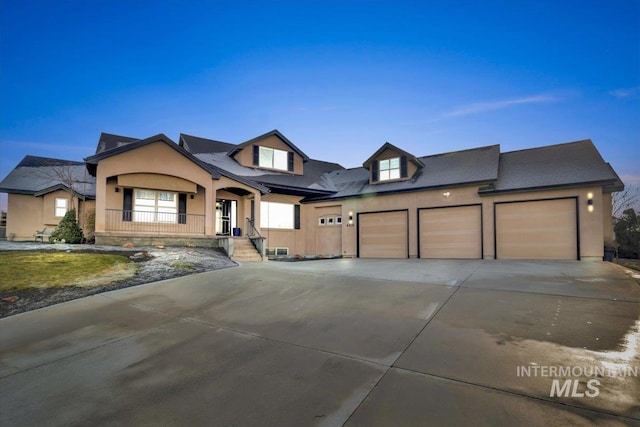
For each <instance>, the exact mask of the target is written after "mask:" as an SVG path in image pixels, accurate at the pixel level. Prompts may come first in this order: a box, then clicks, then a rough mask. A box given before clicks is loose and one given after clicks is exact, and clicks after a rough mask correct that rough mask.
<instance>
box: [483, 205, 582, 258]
mask: <svg viewBox="0 0 640 427" xmlns="http://www.w3.org/2000/svg"><path fill="white" fill-rule="evenodd" d="M494 206H495V216H494V218H495V233H496V236H495V242H496V258H501V259H579V255H578V254H579V249H578V246H579V241H578V215H577V199H576V198H575V197H571V198H563V199H551V200H533V201H522V202H502V203H496V204H495V205H494Z"/></svg>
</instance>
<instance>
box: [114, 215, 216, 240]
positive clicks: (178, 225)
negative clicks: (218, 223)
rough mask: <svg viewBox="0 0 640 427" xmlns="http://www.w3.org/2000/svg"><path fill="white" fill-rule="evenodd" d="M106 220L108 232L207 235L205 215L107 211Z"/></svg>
mask: <svg viewBox="0 0 640 427" xmlns="http://www.w3.org/2000/svg"><path fill="white" fill-rule="evenodd" d="M105 220H106V221H105V229H106V231H127V232H136V233H165V234H198V235H204V234H205V216H204V215H194V214H178V213H167V212H144V211H136V210H122V209H107V210H106V218H105Z"/></svg>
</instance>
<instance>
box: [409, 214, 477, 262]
mask: <svg viewBox="0 0 640 427" xmlns="http://www.w3.org/2000/svg"><path fill="white" fill-rule="evenodd" d="M481 218H482V217H481V207H480V206H458V207H451V208H438V209H422V210H420V257H421V258H475V259H478V258H482V231H481V230H482V219H481Z"/></svg>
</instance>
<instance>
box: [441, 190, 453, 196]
mask: <svg viewBox="0 0 640 427" xmlns="http://www.w3.org/2000/svg"><path fill="white" fill-rule="evenodd" d="M442 195H443V196H444V197H449V196H450V195H451V192H450V191H445V192H444V193H442Z"/></svg>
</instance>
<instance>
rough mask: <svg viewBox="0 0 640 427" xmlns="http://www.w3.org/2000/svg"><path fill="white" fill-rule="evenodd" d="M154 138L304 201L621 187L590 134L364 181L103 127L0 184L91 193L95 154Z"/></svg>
mask: <svg viewBox="0 0 640 427" xmlns="http://www.w3.org/2000/svg"><path fill="white" fill-rule="evenodd" d="M269 134H277V135H280V134H279V132H277V131H272V132H270V133H268V134H266V135H269ZM261 137H264V135H263V136H261ZM261 137H258V138H261ZM255 139H256V138H254V140H255ZM157 141H162V142H164V143H166V144H168V145H169V146H170V147H171V148H173V149H175V150H176V151H178V152H179V153H180V154H182V155H184V156H186V157H187V158H189V159H190V160H192V161H193V162H194V163H196V164H198V165H199V166H200V167H202V168H203V169H205V170H207V171H209V172H210V173H211V175H212V177H213V178H215V179H217V178H220V176H226V177H228V178H230V179H233V180H235V181H238V182H240V183H243V184H246V185H248V186H251V187H253V188H255V189H258V190H259V191H261V192H262V193H268V192H269V191H270V190H269V189H272V190H274V191H276V192H283V193H287V194H299V195H305V196H307V199H305V200H327V199H339V198H348V197H359V196H363V195H368V194H369V195H373V194H384V193H392V192H406V191H417V190H425V189H435V188H444V187H453V186H461V185H473V184H479V185H485V186H483V187H482V189H481V190H480V193H481V194H492V193H501V192H512V191H516V192H517V191H526V190H536V189H544V188H556V187H567V186H575V185H585V184H590V183H593V184H597V185H603V186H604V187H605V188H606V189H607V190H609V191H620V190H622V189H623V188H624V185H623V184H622V182H621V181H620V178H619V177H618V175H617V174H616V173H615V171H614V170H613V168H612V167H611V165H609V164H608V163H606V162H605V161H604V160H603V159H602V157H601V156H600V153H599V152H598V150H597V149H596V147H595V146H594V144H593V142H591V140H584V141H576V142H570V143H566V144H557V145H551V146H546V147H539V148H532V149H527V150H520V151H512V152H507V153H502V154H500V146H499V145H491V146H487V147H480V148H474V149H470V150H463V151H456V152H451V153H444V154H438V155H432V156H425V157H419V158H416V159H417V160H419V162H421V163H422V164H423V165H424V167H423V168H422V169H420V170H418V172H417V173H416V174H415V176H414V177H413V178H412V179H410V180H407V181H398V182H387V183H378V184H374V185H370V184H369V172H368V170H367V169H365V168H364V167H360V168H354V169H344V168H343V167H342V166H340V165H339V164H337V163H330V162H324V161H320V160H313V159H308V158H307V161H306V162H305V165H304V175H293V174H290V173H286V172H278V171H265V170H262V169H257V168H252V167H245V166H241V165H240V164H239V163H238V162H237V161H236V160H235V159H233V158H232V157H229V153H231V152H233V151H234V150H236V151H237V149H238V147H239V146H236V145H233V144H228V143H225V142H221V141H215V140H210V139H205V138H199V137H194V136H190V135H184V134H181V135H180V142H181V145H177V144H175V143H174V142H173V141H171V139H169V138H168V137H166V136H165V135H162V134H159V135H155V136H153V137H150V138H146V139H144V140H138V139H135V138H129V137H121V136H117V135H111V134H105V133H103V134H102V135H101V136H100V141H99V143H98V149H97V150H96V154H94V155H93V156H90V157H87V158H86V159H85V163H83V162H76V161H69V160H62V159H53V158H47V157H37V156H26V157H25V158H24V159H23V160H22V161H21V162H20V163H19V164H18V165H17V166H16V167H15V169H14V170H13V171H11V173H9V175H7V177H5V179H4V180H2V182H0V191H1V192H6V193H15V194H32V195H41V194H46V193H47V192H51V191H55V190H56V189H59V188H64V186H65V179H63V178H61V176H60V171H65V173H66V174H67V175H68V174H71V176H72V180H73V181H74V183H75V184H74V186H75V188H74V189H75V191H76V192H78V193H79V194H80V195H81V196H85V197H89V198H94V197H95V193H96V188H95V178H94V177H93V176H92V175H91V174H92V173H95V168H96V165H97V163H98V162H99V160H101V159H103V158H106V157H110V156H113V155H117V154H119V153H122V152H125V151H128V150H132V149H135V148H137V147H141V146H144V145H147V144H150V143H154V142H157ZM250 141H253V140H250ZM250 141H248V142H250ZM245 144H246V143H245ZM92 171H93V172H92Z"/></svg>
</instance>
